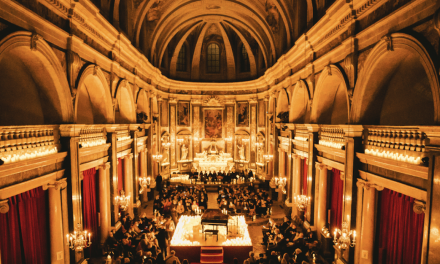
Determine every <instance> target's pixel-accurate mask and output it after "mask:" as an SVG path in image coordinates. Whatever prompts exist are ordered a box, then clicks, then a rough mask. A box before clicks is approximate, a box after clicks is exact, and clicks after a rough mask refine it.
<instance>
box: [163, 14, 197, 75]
mask: <svg viewBox="0 0 440 264" xmlns="http://www.w3.org/2000/svg"><path fill="white" fill-rule="evenodd" d="M201 23H202V22H198V23H196V24H195V25H194V26H192V27H191V28H190V29H189V30H188V31H187V32H186V33H185V35H183V37H182V38H181V39H180V40H179V42H178V43H177V45H176V48H175V49H174V53H173V57H172V58H171V62H170V76H171V77H176V73H177V59H178V57H179V53H180V49H181V48H182V46H183V45H185V41H186V39H187V38H188V35H189V34H190V33H191V32H193V31H194V29H196V28H197V27H198V26H199V25H200V24H201ZM186 54H187V57H188V54H189V49H187V52H186ZM162 56H163V54H161V59H160V61H162Z"/></svg>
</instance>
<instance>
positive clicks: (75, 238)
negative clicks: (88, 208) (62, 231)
mask: <svg viewBox="0 0 440 264" xmlns="http://www.w3.org/2000/svg"><path fill="white" fill-rule="evenodd" d="M91 235H92V233H87V230H84V231H81V226H80V224H79V223H78V225H77V227H76V228H75V231H74V232H73V234H68V235H66V238H67V244H68V245H69V247H70V249H74V250H78V251H81V250H83V249H84V248H86V247H90V245H91V244H92V242H91V238H90V237H91ZM87 237H88V239H87Z"/></svg>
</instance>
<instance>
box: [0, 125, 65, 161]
mask: <svg viewBox="0 0 440 264" xmlns="http://www.w3.org/2000/svg"><path fill="white" fill-rule="evenodd" d="M58 138H59V132H58V129H57V127H56V126H23V127H21V126H17V127H4V128H2V129H0V160H1V161H2V162H0V164H8V163H14V162H18V161H23V160H29V159H34V158H38V157H43V156H47V155H51V154H55V153H57V152H58V149H59V141H58Z"/></svg>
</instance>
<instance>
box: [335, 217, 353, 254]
mask: <svg viewBox="0 0 440 264" xmlns="http://www.w3.org/2000/svg"><path fill="white" fill-rule="evenodd" d="M348 225H349V224H348V222H342V230H340V229H337V228H336V229H335V233H334V234H335V235H334V240H333V243H335V246H337V247H338V248H339V249H343V250H344V249H347V248H348V247H349V246H350V247H354V246H355V245H356V231H355V230H354V231H352V230H349V229H348ZM337 234H339V238H337ZM351 235H353V241H351V239H350V236H351Z"/></svg>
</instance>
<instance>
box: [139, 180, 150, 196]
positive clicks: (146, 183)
mask: <svg viewBox="0 0 440 264" xmlns="http://www.w3.org/2000/svg"><path fill="white" fill-rule="evenodd" d="M139 184H140V185H141V189H140V190H139V194H142V193H143V192H144V190H146V189H148V187H149V186H150V184H151V177H150V176H148V177H141V178H139Z"/></svg>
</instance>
